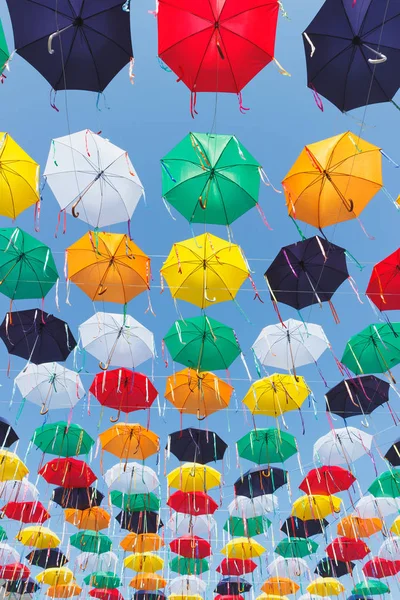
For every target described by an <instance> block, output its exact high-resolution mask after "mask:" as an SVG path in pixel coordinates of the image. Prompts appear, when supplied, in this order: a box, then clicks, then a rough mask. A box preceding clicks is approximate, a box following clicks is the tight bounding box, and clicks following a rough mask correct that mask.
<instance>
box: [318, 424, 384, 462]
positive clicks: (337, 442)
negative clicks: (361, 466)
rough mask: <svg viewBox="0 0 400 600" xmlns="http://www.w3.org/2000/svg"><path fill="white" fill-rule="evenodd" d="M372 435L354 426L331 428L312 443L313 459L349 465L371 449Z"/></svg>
mask: <svg viewBox="0 0 400 600" xmlns="http://www.w3.org/2000/svg"><path fill="white" fill-rule="evenodd" d="M372 440H373V436H372V435H370V434H369V433H365V432H364V431H361V430H360V429H356V428H355V427H343V428H341V429H333V431H330V432H329V433H327V434H326V435H323V436H322V437H320V438H319V439H318V440H317V441H316V442H315V444H314V451H313V456H314V461H315V462H316V463H318V464H322V465H344V464H345V465H350V463H352V462H354V461H355V460H357V459H358V458H361V456H364V454H368V453H369V451H370V450H371V445H372Z"/></svg>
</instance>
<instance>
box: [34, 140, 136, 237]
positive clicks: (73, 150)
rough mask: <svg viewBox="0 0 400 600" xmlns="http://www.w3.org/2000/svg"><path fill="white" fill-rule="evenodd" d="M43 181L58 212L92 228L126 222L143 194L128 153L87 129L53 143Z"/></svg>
mask: <svg viewBox="0 0 400 600" xmlns="http://www.w3.org/2000/svg"><path fill="white" fill-rule="evenodd" d="M44 177H45V178H46V181H47V183H48V184H49V186H50V188H51V191H52V192H53V194H54V195H55V197H56V200H57V202H58V204H59V205H60V208H61V210H66V211H68V212H70V213H72V214H73V215H74V216H76V217H79V218H80V219H82V220H83V221H85V222H86V223H89V225H91V226H92V227H107V226H108V225H113V224H115V223H121V222H123V221H129V220H130V219H131V217H132V214H133V211H134V210H135V208H136V206H137V204H138V202H139V199H140V197H141V196H142V194H143V193H144V190H143V186H142V184H141V181H140V179H139V177H138V176H137V175H136V171H135V170H134V168H133V166H132V163H131V161H130V159H129V156H128V154H127V152H125V151H124V150H122V149H121V148H118V146H115V145H114V144H112V143H111V142H110V141H109V140H106V139H104V138H102V137H100V136H99V135H97V134H95V133H93V132H92V131H90V130H88V129H86V130H84V131H79V132H78V133H73V134H72V135H66V136H64V137H60V138H56V139H55V140H53V141H52V143H51V148H50V153H49V157H48V159H47V164H46V168H45V170H44Z"/></svg>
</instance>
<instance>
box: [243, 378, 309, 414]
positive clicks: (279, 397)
mask: <svg viewBox="0 0 400 600" xmlns="http://www.w3.org/2000/svg"><path fill="white" fill-rule="evenodd" d="M309 395H310V388H309V387H308V385H307V384H306V382H305V380H304V378H303V377H295V376H294V375H283V374H281V373H275V374H274V375H270V376H269V377H264V378H263V379H259V380H258V381H255V382H254V383H253V384H252V385H251V386H250V389H249V391H248V392H247V394H246V396H245V397H244V398H243V404H245V405H246V406H247V407H248V408H249V410H250V412H251V413H252V414H253V415H265V416H268V417H279V416H281V415H283V414H284V413H286V412H289V411H291V410H298V409H299V408H301V405H302V404H303V402H304V401H305V400H306V399H307V398H308V396H309Z"/></svg>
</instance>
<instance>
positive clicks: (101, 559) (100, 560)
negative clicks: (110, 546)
mask: <svg viewBox="0 0 400 600" xmlns="http://www.w3.org/2000/svg"><path fill="white" fill-rule="evenodd" d="M117 564H118V556H117V555H116V554H115V553H114V552H103V554H96V553H94V552H81V553H80V554H78V555H77V557H76V558H75V565H76V566H77V567H78V569H79V570H80V571H87V572H88V573H93V572H94V571H112V572H113V573H116V571H117Z"/></svg>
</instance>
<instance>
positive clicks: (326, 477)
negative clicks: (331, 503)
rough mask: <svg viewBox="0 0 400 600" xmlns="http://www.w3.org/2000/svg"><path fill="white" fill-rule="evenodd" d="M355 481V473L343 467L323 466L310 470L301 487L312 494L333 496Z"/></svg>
mask: <svg viewBox="0 0 400 600" xmlns="http://www.w3.org/2000/svg"><path fill="white" fill-rule="evenodd" d="M355 481H356V478H355V477H354V475H353V474H352V473H351V472H350V471H347V470H346V469H343V468H342V467H337V466H330V467H325V466H323V467H319V468H318V469H312V470H311V471H309V473H308V474H307V475H306V476H305V478H304V479H303V481H302V482H301V484H300V485H299V489H300V490H302V491H303V492H305V493H306V494H310V495H311V494H318V495H320V496H331V495H332V494H337V493H339V492H343V491H345V490H348V489H349V488H350V487H351V486H352V485H353V483H354V482H355Z"/></svg>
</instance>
